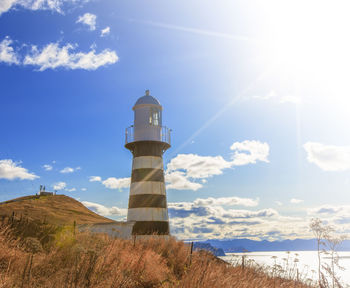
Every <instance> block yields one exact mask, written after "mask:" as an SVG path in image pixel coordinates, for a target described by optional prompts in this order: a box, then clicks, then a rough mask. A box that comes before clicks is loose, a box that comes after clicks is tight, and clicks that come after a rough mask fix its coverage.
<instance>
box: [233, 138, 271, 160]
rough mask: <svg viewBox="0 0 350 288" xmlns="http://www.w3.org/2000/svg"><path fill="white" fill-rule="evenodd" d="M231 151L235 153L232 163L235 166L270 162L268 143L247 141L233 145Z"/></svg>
mask: <svg viewBox="0 0 350 288" xmlns="http://www.w3.org/2000/svg"><path fill="white" fill-rule="evenodd" d="M230 149H231V150H233V151H234V154H233V162H232V164H233V165H234V166H240V165H247V164H255V163H256V161H263V162H269V160H268V159H267V157H268V156H269V151H270V147H269V145H268V144H267V143H262V142H260V141H255V140H253V141H249V140H246V141H243V142H235V143H233V144H232V145H231V147H230ZM242 152H247V153H242Z"/></svg>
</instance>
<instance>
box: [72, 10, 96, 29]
mask: <svg viewBox="0 0 350 288" xmlns="http://www.w3.org/2000/svg"><path fill="white" fill-rule="evenodd" d="M76 23H82V24H85V25H87V26H89V29H90V30H91V31H94V30H96V15H94V14H91V13H85V14H84V15H83V16H79V18H78V20H77V22H76Z"/></svg>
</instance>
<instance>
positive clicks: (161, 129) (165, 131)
mask: <svg viewBox="0 0 350 288" xmlns="http://www.w3.org/2000/svg"><path fill="white" fill-rule="evenodd" d="M145 128H146V129H147V130H148V129H149V130H155V131H157V132H158V133H157V137H152V139H147V138H143V137H141V138H142V139H136V138H135V127H134V126H130V127H128V128H126V129H125V144H128V143H131V142H136V141H141V140H155V141H160V142H165V143H168V144H169V145H171V136H170V134H171V129H169V128H168V127H166V126H153V125H150V126H147V127H145Z"/></svg>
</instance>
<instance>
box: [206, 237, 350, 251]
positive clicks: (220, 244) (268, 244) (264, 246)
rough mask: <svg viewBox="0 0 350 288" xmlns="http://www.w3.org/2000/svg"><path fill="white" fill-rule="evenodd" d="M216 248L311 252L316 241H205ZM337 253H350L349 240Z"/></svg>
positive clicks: (226, 249)
mask: <svg viewBox="0 0 350 288" xmlns="http://www.w3.org/2000/svg"><path fill="white" fill-rule="evenodd" d="M204 243H209V244H211V245H212V246H214V247H216V248H221V249H223V250H224V251H225V252H228V253H230V252H231V253H233V252H243V250H244V249H245V250H247V251H312V250H317V242H316V239H295V240H283V241H267V240H263V241H255V240H250V239H228V240H215V239H213V240H207V241H205V242H204ZM337 250H338V251H350V240H345V241H344V242H343V243H342V245H341V246H339V249H337Z"/></svg>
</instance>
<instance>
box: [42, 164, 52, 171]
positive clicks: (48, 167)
mask: <svg viewBox="0 0 350 288" xmlns="http://www.w3.org/2000/svg"><path fill="white" fill-rule="evenodd" d="M43 168H44V169H45V170H46V171H51V170H52V169H53V167H52V165H49V164H45V165H43Z"/></svg>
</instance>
